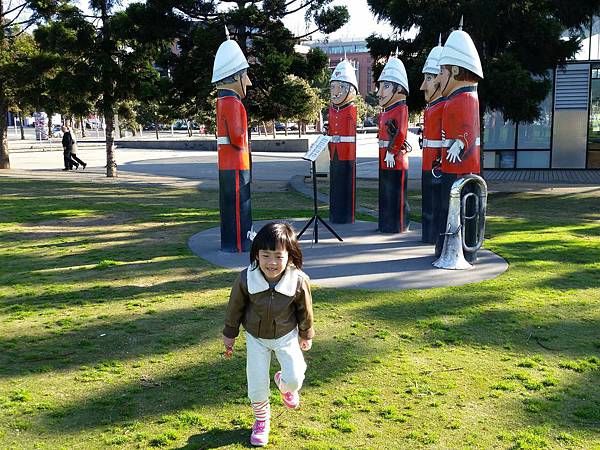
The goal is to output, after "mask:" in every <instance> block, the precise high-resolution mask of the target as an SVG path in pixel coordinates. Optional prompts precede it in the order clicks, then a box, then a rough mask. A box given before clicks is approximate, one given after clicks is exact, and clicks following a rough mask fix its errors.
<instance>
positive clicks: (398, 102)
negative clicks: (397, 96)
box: [383, 100, 406, 112]
mask: <svg viewBox="0 0 600 450" xmlns="http://www.w3.org/2000/svg"><path fill="white" fill-rule="evenodd" d="M404 104H406V100H398V101H397V102H396V103H393V104H392V105H390V106H388V107H387V108H383V112H388V111H391V110H392V109H394V108H396V107H398V106H400V105H404Z"/></svg>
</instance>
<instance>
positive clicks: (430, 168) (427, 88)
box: [421, 35, 445, 244]
mask: <svg viewBox="0 0 600 450" xmlns="http://www.w3.org/2000/svg"><path fill="white" fill-rule="evenodd" d="M441 40H442V37H441V35H440V42H439V44H438V45H437V47H434V48H432V49H431V51H430V52H429V55H428V56H427V60H426V61H425V65H424V66H423V70H422V72H423V83H422V84H421V90H422V91H423V93H424V94H425V101H426V102H427V106H426V107H425V113H424V114H423V158H422V160H423V164H422V170H421V198H422V201H421V226H422V228H421V241H422V242H425V243H427V244H435V242H436V240H437V236H438V234H439V230H440V228H441V226H440V224H439V222H440V216H441V214H440V204H439V203H440V187H441V173H440V165H441V153H442V112H443V110H444V101H445V98H444V97H443V96H442V92H441V88H440V85H439V83H438V82H437V80H436V77H437V76H438V75H439V73H440V65H439V58H440V54H441V52H442V43H441Z"/></svg>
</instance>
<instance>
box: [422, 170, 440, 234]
mask: <svg viewBox="0 0 600 450" xmlns="http://www.w3.org/2000/svg"><path fill="white" fill-rule="evenodd" d="M441 187H442V179H441V178H436V177H434V176H433V174H432V173H431V170H424V171H423V172H421V195H422V202H421V205H422V206H421V225H422V227H421V241H422V242H425V243H427V244H435V242H436V240H437V237H438V235H439V233H440V231H439V230H440V228H441V227H440V224H439V223H438V222H439V220H440V212H439V209H440V189H441Z"/></svg>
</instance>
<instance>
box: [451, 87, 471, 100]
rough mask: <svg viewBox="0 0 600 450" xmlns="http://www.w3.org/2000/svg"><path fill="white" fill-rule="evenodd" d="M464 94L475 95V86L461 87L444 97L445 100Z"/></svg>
mask: <svg viewBox="0 0 600 450" xmlns="http://www.w3.org/2000/svg"><path fill="white" fill-rule="evenodd" d="M464 92H475V93H477V86H463V87H461V88H459V89H457V90H455V91H454V92H453V93H452V94H450V95H449V96H448V97H446V100H449V99H451V98H452V97H455V96H457V95H458V94H462V93H464Z"/></svg>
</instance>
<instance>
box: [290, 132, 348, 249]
mask: <svg viewBox="0 0 600 450" xmlns="http://www.w3.org/2000/svg"><path fill="white" fill-rule="evenodd" d="M330 140H331V137H330V136H324V135H321V136H319V137H318V138H317V140H316V141H315V143H314V144H313V145H311V147H310V149H309V150H308V151H307V152H306V155H304V156H303V157H302V159H306V160H307V161H310V162H311V169H312V180H313V208H314V214H313V216H312V217H311V218H310V220H309V221H308V222H307V223H306V225H304V227H303V228H302V230H301V231H300V233H298V239H300V237H301V236H302V235H303V234H304V232H305V231H306V230H307V229H308V227H309V226H310V224H311V223H313V222H314V227H313V236H314V242H315V244H318V243H319V222H321V223H322V224H323V225H324V226H325V228H327V229H328V230H329V231H330V232H331V234H333V235H334V236H335V237H336V238H337V239H338V241H340V242H343V239H342V238H341V237H340V236H339V235H338V234H337V233H336V232H335V230H334V229H333V228H332V227H331V225H329V224H328V223H327V222H325V220H323V219H322V218H321V216H319V210H318V207H317V167H316V166H317V164H316V162H315V161H316V159H317V157H318V156H319V155H320V154H321V152H322V151H323V150H324V149H325V147H326V146H327V144H328V143H329V141H330Z"/></svg>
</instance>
